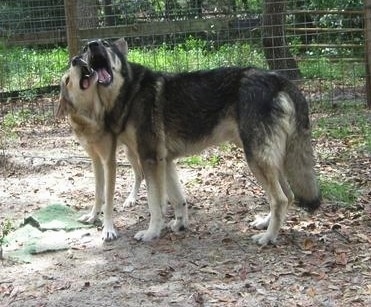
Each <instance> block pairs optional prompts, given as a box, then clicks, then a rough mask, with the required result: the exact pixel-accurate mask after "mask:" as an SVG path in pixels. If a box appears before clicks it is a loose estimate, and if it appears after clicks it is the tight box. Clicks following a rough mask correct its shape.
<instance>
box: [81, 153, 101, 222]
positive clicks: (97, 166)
mask: <svg viewBox="0 0 371 307" xmlns="http://www.w3.org/2000/svg"><path fill="white" fill-rule="evenodd" d="M87 151H88V153H89V155H90V157H91V159H92V161H93V171H94V177H95V202H94V206H93V208H92V209H91V211H90V213H88V214H84V215H83V216H81V217H80V218H79V221H80V222H83V223H94V222H95V221H96V220H97V218H98V216H99V214H100V213H101V210H102V205H103V195H104V170H103V164H102V161H101V159H100V157H99V155H98V154H97V153H96V152H94V151H93V150H92V149H87Z"/></svg>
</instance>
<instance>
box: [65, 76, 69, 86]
mask: <svg viewBox="0 0 371 307" xmlns="http://www.w3.org/2000/svg"><path fill="white" fill-rule="evenodd" d="M68 83H70V77H67V78H66V81H65V84H66V85H68Z"/></svg>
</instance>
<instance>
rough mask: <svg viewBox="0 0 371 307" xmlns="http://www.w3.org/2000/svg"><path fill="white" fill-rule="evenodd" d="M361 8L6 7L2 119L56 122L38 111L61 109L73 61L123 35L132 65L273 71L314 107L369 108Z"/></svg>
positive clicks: (46, 0)
mask: <svg viewBox="0 0 371 307" xmlns="http://www.w3.org/2000/svg"><path fill="white" fill-rule="evenodd" d="M363 9H364V6H363V1H326V3H324V1H316V0H287V1H272V0H265V1H263V0H251V1H246V0H163V1H150V0H135V1H134V0H133V1H120V0H99V1H98V0H97V1H93V0H65V1H63V0H20V1H10V0H9V1H6V0H5V1H2V2H1V4H0V101H1V109H0V111H1V115H0V119H1V120H2V121H3V120H4V117H5V116H6V114H8V113H9V112H14V110H15V109H16V110H19V109H21V110H26V111H27V112H30V113H32V114H34V113H35V112H36V113H40V112H42V115H43V116H45V114H46V113H45V112H47V114H46V115H48V114H52V113H53V111H52V110H53V109H52V104H50V107H45V106H44V107H39V104H40V103H45V101H53V97H55V95H56V93H57V92H58V84H59V79H60V77H61V75H62V72H63V71H64V70H65V69H66V68H67V65H68V58H69V56H71V55H73V54H76V53H78V52H79V50H80V48H81V46H82V45H83V44H84V43H85V42H87V41H89V40H91V39H95V38H104V39H116V38H119V37H125V38H126V40H127V41H128V44H129V48H130V52H129V60H130V61H134V62H139V63H142V64H144V65H147V66H150V67H151V68H153V69H158V70H167V71H175V72H177V71H183V70H196V69H207V68H213V67H217V66H230V65H238V66H251V65H253V66H259V67H266V68H269V69H275V70H278V71H280V72H281V73H282V74H285V75H286V76H288V77H289V78H290V79H295V80H300V81H301V82H300V84H301V86H302V87H303V90H304V92H305V94H306V96H307V97H308V98H309V100H310V101H311V102H313V103H317V102H318V103H322V104H323V103H329V104H335V103H337V102H338V101H342V100H347V101H349V100H350V101H355V102H361V103H363V102H365V76H366V71H365V67H366V65H365V60H364V56H365V52H364V45H365V38H364V30H363V24H364V18H363V16H364V15H363V13H364V12H363ZM40 96H41V97H44V98H43V99H40ZM45 97H49V98H52V99H45ZM43 116H41V117H40V116H38V118H39V119H40V118H43Z"/></svg>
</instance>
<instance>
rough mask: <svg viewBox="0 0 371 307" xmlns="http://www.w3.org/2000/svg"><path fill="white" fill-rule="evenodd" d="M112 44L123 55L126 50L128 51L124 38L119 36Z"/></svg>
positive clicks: (126, 53)
mask: <svg viewBox="0 0 371 307" xmlns="http://www.w3.org/2000/svg"><path fill="white" fill-rule="evenodd" d="M114 44H115V46H116V47H117V48H118V50H120V52H121V53H122V54H123V55H124V56H127V55H128V52H129V48H128V43H127V42H126V40H125V39H124V38H119V39H118V40H116V41H115V42H114Z"/></svg>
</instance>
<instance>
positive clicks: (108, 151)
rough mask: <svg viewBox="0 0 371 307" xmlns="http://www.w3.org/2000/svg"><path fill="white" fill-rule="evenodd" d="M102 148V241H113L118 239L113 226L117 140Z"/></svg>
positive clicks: (107, 143)
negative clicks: (103, 188) (103, 204)
mask: <svg viewBox="0 0 371 307" xmlns="http://www.w3.org/2000/svg"><path fill="white" fill-rule="evenodd" d="M104 143H105V144H103V145H104V147H103V146H102V148H101V149H102V156H103V169H104V187H105V190H104V202H105V206H104V209H103V230H102V239H103V240H104V241H111V240H114V239H116V238H117V233H116V230H115V227H114V225H113V196H114V193H115V183H116V140H115V139H114V138H113V137H112V138H111V139H110V140H109V141H108V140H106V142H104Z"/></svg>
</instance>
